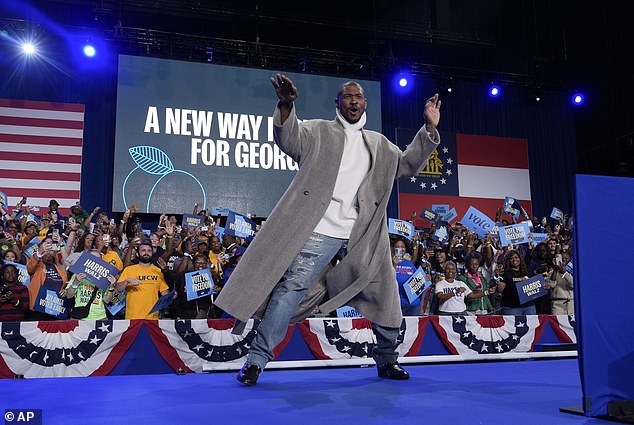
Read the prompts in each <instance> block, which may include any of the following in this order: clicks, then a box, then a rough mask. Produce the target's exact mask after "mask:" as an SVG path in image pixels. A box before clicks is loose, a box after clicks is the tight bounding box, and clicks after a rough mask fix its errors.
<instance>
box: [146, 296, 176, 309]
mask: <svg viewBox="0 0 634 425" xmlns="http://www.w3.org/2000/svg"><path fill="white" fill-rule="evenodd" d="M175 293H176V291H172V292H169V293H167V294H165V295H163V296H162V297H161V298H159V299H158V301H157V302H156V304H154V307H152V310H150V312H149V313H148V314H152V313H154V312H155V311H159V310H163V309H164V308H165V307H167V306H168V305H170V304H171V303H172V302H173V301H174V294H175Z"/></svg>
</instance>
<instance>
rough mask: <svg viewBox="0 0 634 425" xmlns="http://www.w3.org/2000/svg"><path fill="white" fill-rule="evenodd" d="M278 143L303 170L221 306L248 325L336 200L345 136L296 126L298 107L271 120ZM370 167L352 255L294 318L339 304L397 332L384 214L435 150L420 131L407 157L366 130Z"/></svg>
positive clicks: (333, 128) (325, 124)
mask: <svg viewBox="0 0 634 425" xmlns="http://www.w3.org/2000/svg"><path fill="white" fill-rule="evenodd" d="M273 122H274V125H275V129H274V135H275V142H276V143H277V145H278V146H279V147H280V149H281V150H282V151H284V152H285V153H286V154H287V155H288V156H290V157H291V158H293V159H294V160H295V161H297V163H298V164H299V167H300V168H299V171H298V172H297V174H296V175H295V177H294V178H293V181H292V182H291V184H290V185H289V187H288V189H287V190H286V192H285V193H284V195H283V196H282V198H281V199H280V200H279V202H278V203H277V205H276V206H275V208H274V209H273V211H272V212H271V215H270V216H269V217H268V218H267V220H266V222H265V223H264V225H263V226H262V228H261V229H260V231H259V232H258V234H257V236H256V237H255V239H254V240H253V242H252V243H251V245H250V246H249V248H248V249H247V250H246V252H245V253H244V255H243V257H242V259H241V260H240V263H239V264H238V266H237V267H236V269H235V270H234V272H233V274H232V275H231V278H230V279H229V282H228V284H227V285H226V286H225V288H224V289H223V290H222V292H221V293H220V295H219V296H218V298H217V300H216V304H217V305H218V306H219V307H220V308H222V309H223V310H224V311H226V312H227V313H229V314H231V315H233V316H234V317H236V318H237V319H239V320H240V321H243V322H246V321H247V320H248V319H249V318H251V317H252V316H253V315H255V314H256V312H257V311H258V308H259V307H261V306H262V305H263V303H265V302H266V300H267V299H268V296H269V295H270V294H271V292H272V291H273V288H274V287H275V285H276V284H277V283H278V281H279V280H280V279H281V277H282V276H283V275H284V272H286V269H287V268H288V266H289V265H290V263H291V261H292V260H293V259H294V258H295V257H296V256H297V254H298V253H299V252H300V250H301V248H302V247H303V246H304V243H305V242H306V241H307V240H308V238H309V236H310V235H311V233H312V231H313V230H314V228H315V227H316V226H317V223H319V221H320V220H321V218H322V217H323V215H324V213H325V211H326V208H327V207H328V204H329V203H330V199H331V198H332V194H333V190H334V186H335V180H336V178H337V173H338V171H339V164H340V163H341V157H342V154H343V146H344V140H345V134H344V130H343V126H342V125H341V124H340V123H339V122H338V121H337V120H333V121H326V120H309V121H304V122H302V123H298V121H297V116H296V114H295V107H294V106H293V107H292V110H291V114H290V116H289V117H288V118H287V119H286V121H284V124H283V125H282V124H281V119H280V111H279V108H276V109H275V113H274V116H273ZM362 132H363V139H364V141H365V143H366V145H367V147H368V149H369V151H370V153H371V157H372V163H371V166H370V171H369V172H368V174H367V176H366V178H365V180H364V182H363V183H362V184H361V187H360V188H359V192H358V202H359V216H358V218H357V221H356V223H355V225H354V227H353V229H352V234H351V235H350V239H349V241H348V254H347V255H346V256H345V257H344V258H343V260H342V261H340V262H339V263H338V264H337V265H336V266H334V267H331V268H330V269H329V270H328V271H327V272H326V273H324V275H323V276H322V278H321V279H320V280H319V281H318V282H316V283H315V284H313V286H312V287H311V290H310V291H309V294H308V295H307V296H306V298H305V299H304V302H302V305H301V306H300V308H299V309H298V311H297V312H296V316H295V319H301V318H303V317H305V316H306V315H307V314H308V313H310V310H311V307H312V306H314V305H316V304H318V303H319V302H320V301H321V300H322V299H323V295H325V293H326V292H327V293H328V295H329V299H328V300H327V301H326V302H324V303H323V304H321V305H319V309H320V311H322V312H324V313H327V312H330V311H333V310H334V309H336V308H338V307H341V306H342V305H350V306H352V307H354V308H356V309H357V310H359V311H360V312H361V313H362V314H363V315H364V316H365V317H366V318H368V319H369V320H371V321H372V322H374V323H377V324H379V325H382V326H388V327H399V326H400V325H401V321H402V314H401V308H400V299H399V294H398V286H397V284H396V277H395V273H394V268H393V267H392V259H391V254H390V244H389V238H388V232H387V220H386V213H385V211H386V207H387V203H388V199H389V197H390V192H391V190H392V184H393V183H394V179H396V178H398V177H401V176H413V175H416V174H418V173H419V172H420V170H421V169H422V167H423V166H424V165H425V163H426V162H427V159H428V158H429V156H430V155H431V153H432V152H433V151H434V149H436V147H437V146H438V142H439V140H440V137H439V135H438V133H437V132H436V133H435V134H434V135H433V136H434V140H432V138H430V137H429V134H428V132H427V131H426V130H425V129H424V128H423V129H421V130H420V131H419V132H418V133H417V134H416V137H414V140H413V141H412V143H411V144H410V145H409V147H408V148H407V149H406V150H405V152H401V150H400V149H399V148H398V147H397V146H396V145H394V144H393V143H391V142H390V141H389V140H388V139H387V138H385V136H383V135H382V134H380V133H377V132H374V131H369V130H362Z"/></svg>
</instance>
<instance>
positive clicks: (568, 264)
mask: <svg viewBox="0 0 634 425" xmlns="http://www.w3.org/2000/svg"><path fill="white" fill-rule="evenodd" d="M573 270H574V267H573V265H572V260H570V261H568V263H567V264H566V271H567V272H568V273H570V274H572V275H574V273H573Z"/></svg>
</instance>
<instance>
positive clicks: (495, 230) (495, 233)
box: [489, 221, 502, 239]
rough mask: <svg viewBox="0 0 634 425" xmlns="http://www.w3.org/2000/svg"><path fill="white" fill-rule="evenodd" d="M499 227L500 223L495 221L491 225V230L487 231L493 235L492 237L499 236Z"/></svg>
mask: <svg viewBox="0 0 634 425" xmlns="http://www.w3.org/2000/svg"><path fill="white" fill-rule="evenodd" d="M500 227H502V223H500V222H499V221H496V222H495V226H493V228H492V229H491V231H490V232H489V233H491V236H493V237H494V238H498V239H499V238H500Z"/></svg>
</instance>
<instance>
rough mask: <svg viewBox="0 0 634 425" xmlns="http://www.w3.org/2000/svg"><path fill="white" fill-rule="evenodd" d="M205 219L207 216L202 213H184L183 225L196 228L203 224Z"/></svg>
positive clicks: (190, 228)
mask: <svg viewBox="0 0 634 425" xmlns="http://www.w3.org/2000/svg"><path fill="white" fill-rule="evenodd" d="M204 219H205V217H203V216H202V215H194V214H183V223H182V226H183V227H186V228H188V229H189V230H194V229H195V228H197V227H201V226H202V225H203V220H204Z"/></svg>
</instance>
